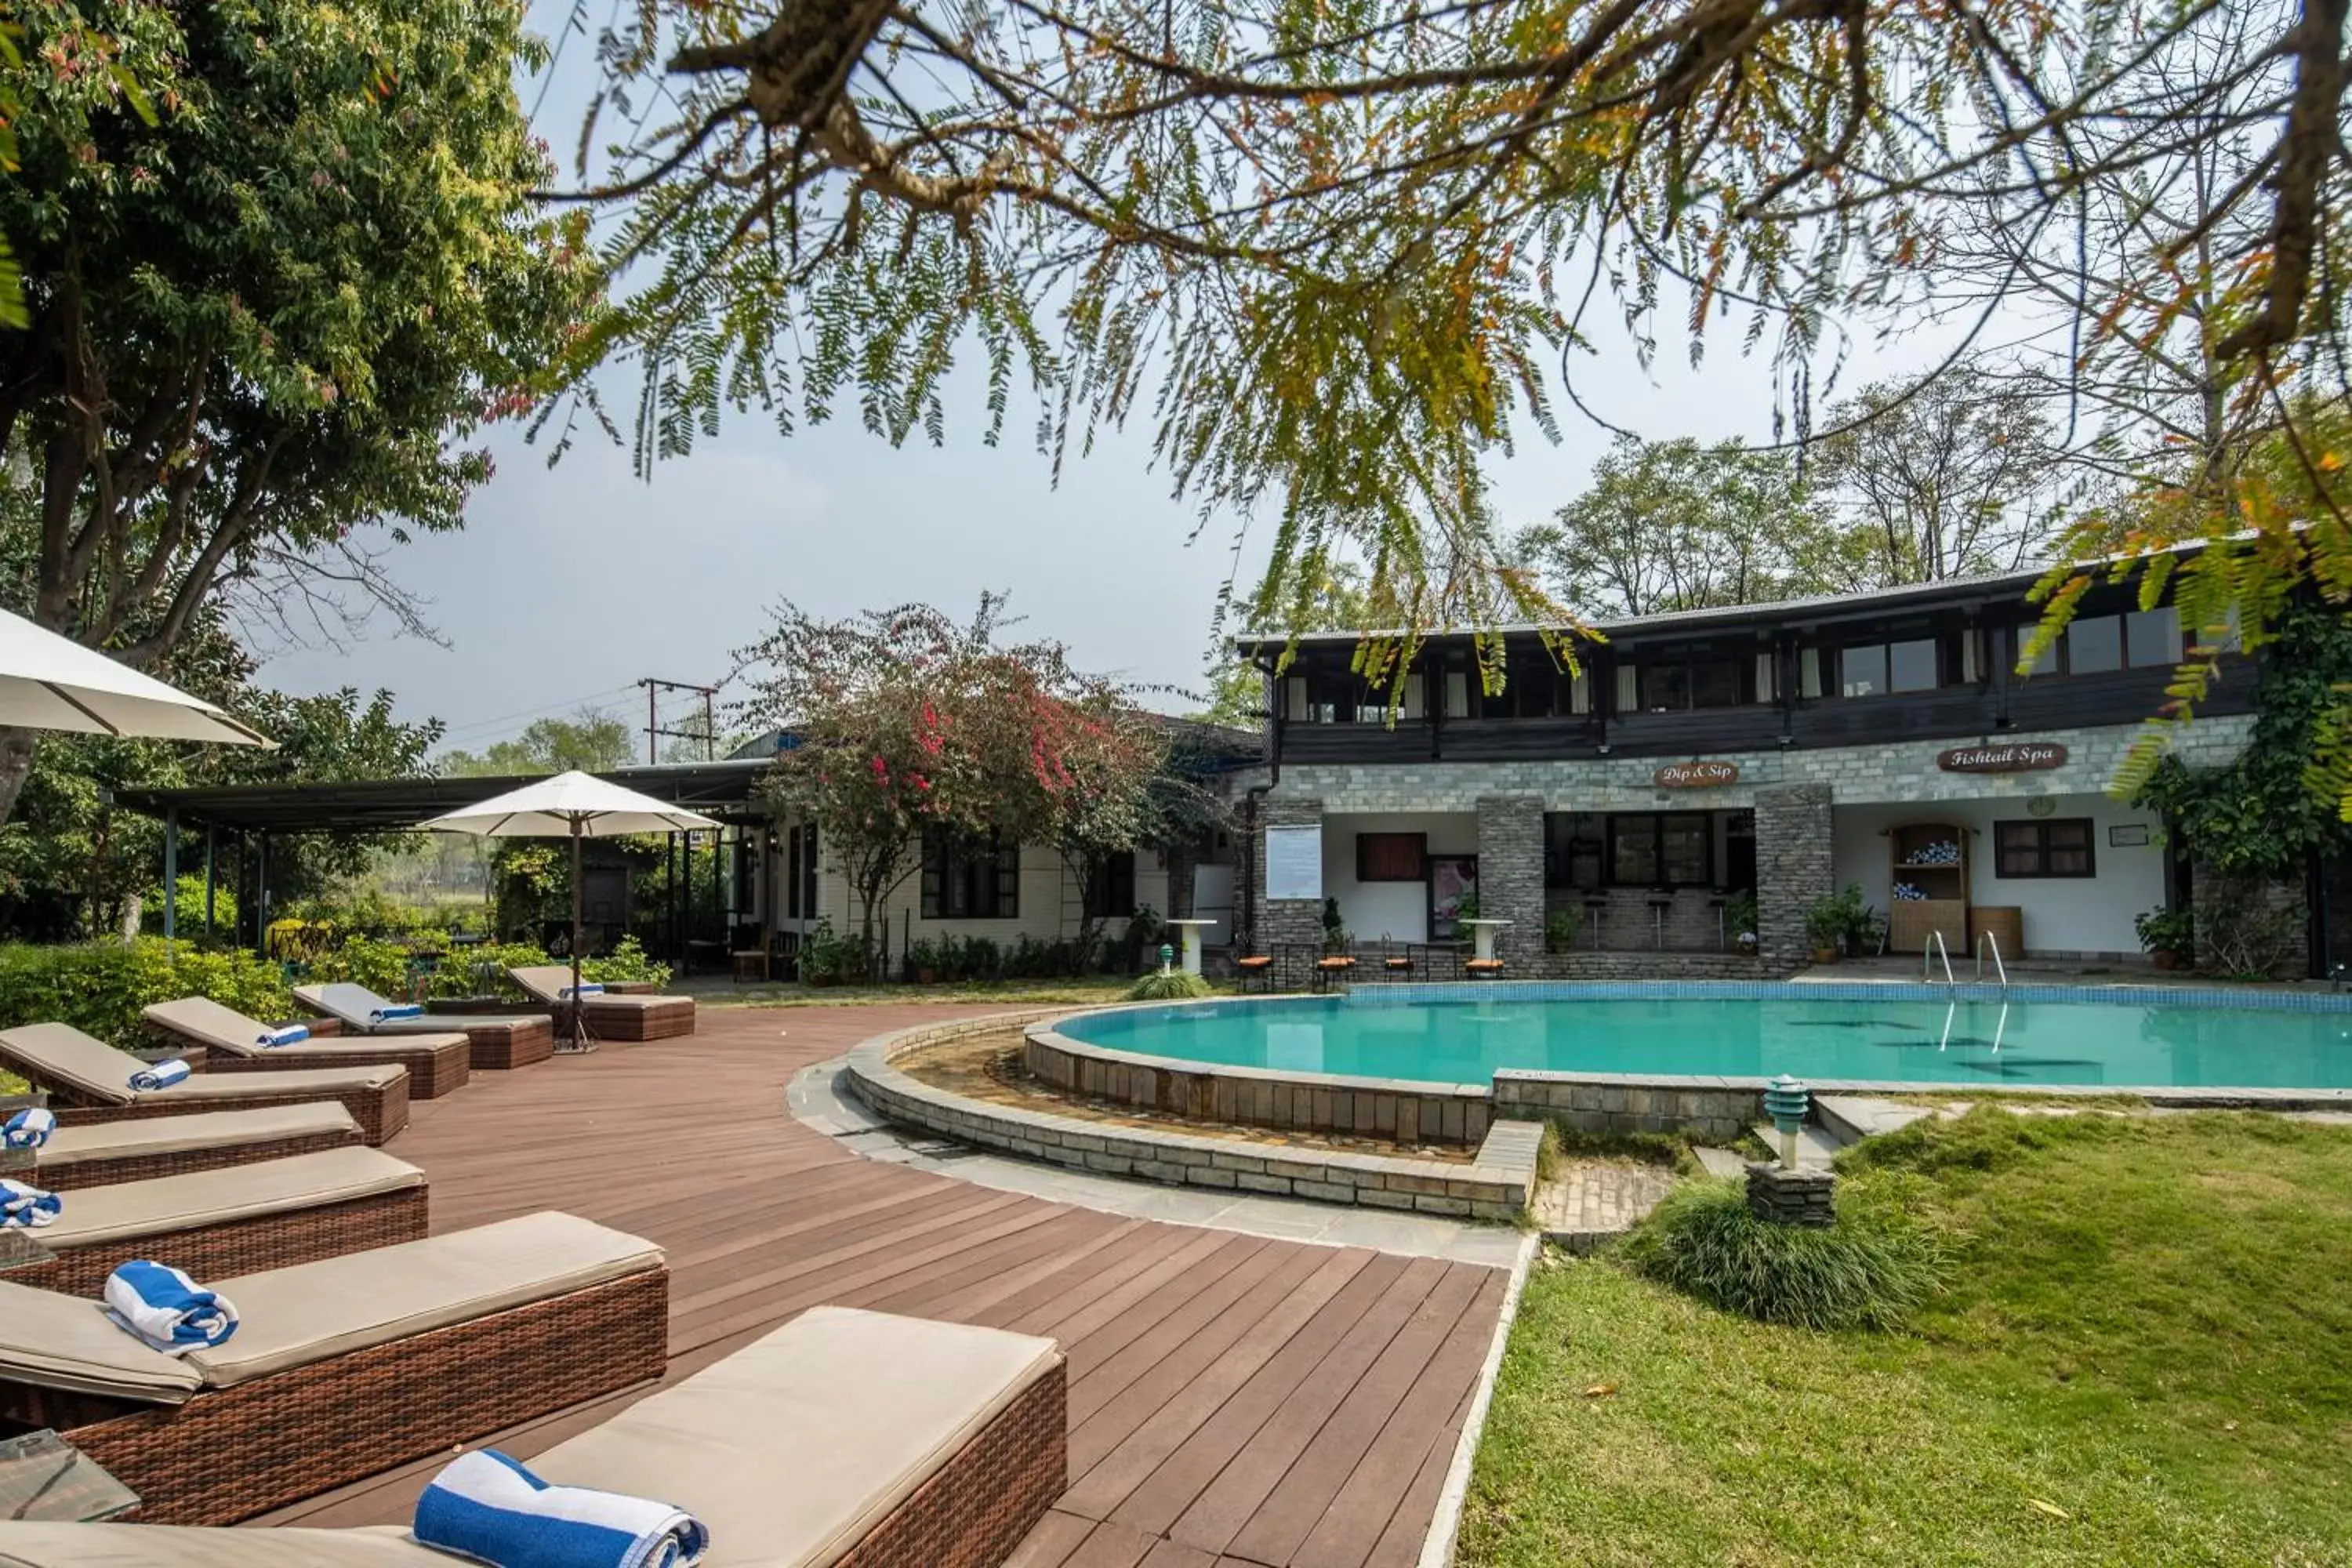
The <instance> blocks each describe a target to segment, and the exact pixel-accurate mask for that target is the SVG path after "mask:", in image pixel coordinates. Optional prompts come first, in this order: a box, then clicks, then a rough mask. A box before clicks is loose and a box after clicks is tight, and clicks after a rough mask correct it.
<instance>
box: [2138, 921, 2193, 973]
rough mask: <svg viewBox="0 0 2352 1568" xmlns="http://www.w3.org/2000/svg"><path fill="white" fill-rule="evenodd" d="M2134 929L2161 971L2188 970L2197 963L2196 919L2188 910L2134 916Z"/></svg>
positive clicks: (2141, 943) (2149, 958) (2152, 961)
mask: <svg viewBox="0 0 2352 1568" xmlns="http://www.w3.org/2000/svg"><path fill="white" fill-rule="evenodd" d="M2132 930H2133V931H2136V932H2137V933H2138V935H2139V944H2140V946H2142V947H2143V948H2146V949H2147V956H2148V962H2149V963H2153V964H2155V965H2156V966H2157V967H2158V969H2187V968H2189V967H2190V966H2191V965H2193V964H2194V963H2195V962H2196V954H2197V919H2196V916H2195V915H2193V914H2192V913H2190V912H2189V910H2168V909H2163V908H2158V909H2153V910H2147V911H2146V912H2145V913H2142V914H2137V915H2135V916H2133V917H2132Z"/></svg>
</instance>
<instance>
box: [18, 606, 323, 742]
mask: <svg viewBox="0 0 2352 1568" xmlns="http://www.w3.org/2000/svg"><path fill="white" fill-rule="evenodd" d="M0 725H6V726H10V727H14V728H21V729H26V730H70V731H78V732H79V733H82V734H88V735H134V736H139V737H141V738H143V739H147V740H154V741H218V742H222V743H223V744H226V745H231V746H268V745H274V744H275V743H276V742H272V741H271V740H270V739H269V737H268V736H267V735H264V734H262V733H261V732H260V731H257V730H249V729H247V727H246V726H244V725H243V724H240V723H238V722H237V721H236V720H234V719H232V718H230V717H229V716H228V715H227V714H226V713H224V712H222V711H221V710H219V709H217V708H215V707H214V706H213V705H212V704H211V703H209V702H203V701H199V700H197V699H195V698H194V697H191V696H189V695H188V694H187V693H186V692H184V691H181V690H178V689H174V688H173V687H169V686H166V685H164V684H163V682H162V681H160V680H158V679H155V678H154V677H153V676H152V675H142V674H140V673H139V672H138V671H137V670H135V669H133V668H131V667H130V666H129V665H127V664H120V663H117V662H116V661H115V660H113V659H110V658H107V657H106V655H104V654H102V653H100V652H98V651H97V650H96V649H95V648H87V647H82V646H81V644H79V643H78V642H75V641H74V640H72V639H71V638H70V637H59V636H58V634H57V633H55V632H53V631H48V630H46V629H44V628H43V627H40V626H35V625H34V624H33V623H32V622H30V621H28V620H26V618H25V617H24V616H19V615H14V614H11V613H10V612H8V611H6V610H0Z"/></svg>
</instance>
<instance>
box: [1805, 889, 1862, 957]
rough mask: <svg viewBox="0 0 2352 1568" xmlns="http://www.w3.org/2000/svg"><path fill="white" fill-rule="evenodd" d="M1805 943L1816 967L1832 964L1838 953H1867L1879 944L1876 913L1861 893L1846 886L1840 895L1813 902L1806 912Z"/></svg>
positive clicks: (1831, 894)
mask: <svg viewBox="0 0 2352 1568" xmlns="http://www.w3.org/2000/svg"><path fill="white" fill-rule="evenodd" d="M1805 939H1806V940H1807V941H1808V942H1811V943H1812V944H1813V962H1814V963H1835V962H1836V961H1837V957H1838V954H1839V953H1840V952H1866V951H1867V950H1868V949H1870V948H1871V947H1873V946H1874V945H1876V942H1877V940H1878V914H1877V911H1876V910H1873V909H1872V908H1871V907H1870V906H1869V905H1868V904H1866V903H1864V901H1863V898H1862V889H1861V888H1860V887H1859V886H1857V885H1856V884H1854V883H1852V882H1849V883H1847V884H1846V885H1845V888H1844V889H1843V891H1841V892H1835V893H1829V894H1825V895H1823V896H1822V897H1821V898H1819V899H1816V900H1813V905H1812V907H1811V909H1809V910H1806V911H1805Z"/></svg>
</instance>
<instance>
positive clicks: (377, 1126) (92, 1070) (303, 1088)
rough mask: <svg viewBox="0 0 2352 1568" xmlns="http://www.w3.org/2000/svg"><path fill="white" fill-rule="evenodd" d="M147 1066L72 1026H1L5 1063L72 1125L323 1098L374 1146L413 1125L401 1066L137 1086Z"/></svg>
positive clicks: (205, 1075)
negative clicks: (163, 1086)
mask: <svg viewBox="0 0 2352 1568" xmlns="http://www.w3.org/2000/svg"><path fill="white" fill-rule="evenodd" d="M146 1065H147V1064H146V1063H145V1062H142V1061H141V1060H140V1059H139V1058H137V1057H134V1056H132V1055H131V1053H130V1052H129V1051H118V1050H116V1049H115V1048H114V1047H112V1046H110V1045H108V1044H107V1043H106V1042H105V1041H103V1040H94V1039H92V1038H90V1037H89V1036H88V1035H85V1034H83V1033H82V1032H81V1031H80V1030H79V1029H77V1028H75V1027H73V1026H71V1025H69V1024H26V1025H25V1026H23V1027H21V1028H15V1029H0V1066H5V1067H6V1068H8V1069H9V1070H10V1071H12V1072H14V1073H16V1074H17V1075H18V1076H19V1077H21V1078H23V1079H26V1081H28V1082H30V1083H32V1084H33V1085H35V1086H36V1087H37V1088H40V1089H47V1090H48V1091H49V1097H50V1102H51V1104H52V1105H54V1106H56V1107H58V1121H59V1122H60V1123H62V1124H64V1125H67V1126H85V1125H88V1124H89V1123H91V1122H96V1121H121V1120H122V1119H123V1118H125V1117H138V1116H177V1115H180V1114H182V1113H183V1112H190V1111H198V1110H253V1109H255V1108H256V1107H258V1106H265V1105H301V1104H306V1103H312V1102H316V1101H320V1100H328V1101H333V1102H336V1103H340V1104H341V1106H342V1108H343V1109H344V1110H348V1111H350V1112H351V1113H352V1121H356V1122H358V1123H359V1124H360V1131H361V1133H362V1135H363V1136H365V1138H366V1139H367V1142H368V1143H369V1145H370V1146H371V1147H373V1146H375V1145H378V1144H381V1143H383V1142H384V1140H385V1139H387V1138H390V1137H391V1136H392V1135H393V1134H394V1133H395V1132H397V1131H400V1130H401V1129H402V1128H404V1127H405V1126H407V1125H408V1074H407V1072H406V1071H405V1070H404V1069H403V1068H395V1067H373V1068H362V1067H351V1068H331V1069H329V1068H321V1069H320V1070H318V1071H315V1072H310V1071H304V1072H273V1073H249V1072H248V1073H211V1072H199V1073H196V1074H194V1075H193V1076H191V1077H189V1078H186V1079H182V1080H181V1081H180V1082H178V1083H175V1084H173V1086H172V1087H171V1088H169V1089H132V1088H131V1074H132V1073H135V1072H137V1071H139V1070H140V1069H141V1068H144V1067H145V1066H146ZM192 1065H193V1064H192Z"/></svg>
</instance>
